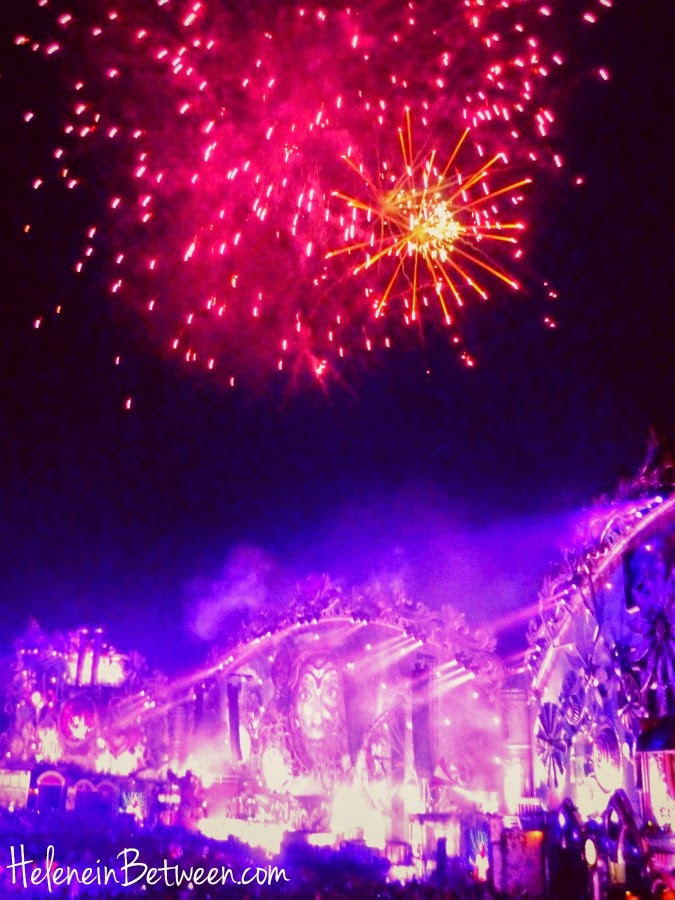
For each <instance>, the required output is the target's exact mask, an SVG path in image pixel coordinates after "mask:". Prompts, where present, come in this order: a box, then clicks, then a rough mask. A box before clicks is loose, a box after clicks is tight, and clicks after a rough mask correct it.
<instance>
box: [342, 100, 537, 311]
mask: <svg viewBox="0 0 675 900" xmlns="http://www.w3.org/2000/svg"><path fill="white" fill-rule="evenodd" d="M468 134H469V129H466V130H465V131H464V133H463V134H462V136H461V138H460V139H459V141H458V142H457V144H456V146H455V148H454V149H453V151H452V153H451V154H450V157H449V158H448V159H447V161H446V162H445V164H444V165H443V167H442V168H440V167H439V165H438V164H437V156H438V154H437V151H436V150H432V151H431V152H430V153H429V154H428V155H426V156H421V157H420V156H416V155H415V153H414V148H413V137H412V127H411V121H410V112H409V110H407V111H406V129H405V132H404V131H403V130H402V129H399V140H400V147H401V156H402V170H403V174H402V175H400V176H399V177H396V175H394V174H392V173H391V172H390V171H388V169H387V168H385V169H384V170H383V171H381V172H380V173H379V176H378V177H377V178H372V177H370V176H369V175H367V174H366V173H365V172H364V170H363V166H361V165H357V164H356V163H355V162H354V161H353V160H352V159H350V158H349V157H345V162H346V163H347V164H348V165H349V166H350V167H351V168H352V169H353V170H354V172H356V174H357V175H358V176H359V177H360V178H361V179H362V181H363V183H364V184H365V186H366V188H367V189H368V193H369V195H370V196H369V199H367V200H361V199H358V198H355V197H351V196H348V195H346V194H342V193H339V192H338V193H336V196H338V197H340V199H342V200H343V201H345V202H346V203H347V204H348V206H349V207H350V208H351V209H353V210H355V211H357V210H358V211H360V212H361V213H362V214H364V215H365V219H366V223H367V225H366V228H367V229H369V234H368V236H367V237H366V239H365V240H362V241H359V242H357V243H348V244H347V246H346V247H344V248H341V249H340V250H334V251H331V252H330V253H329V254H328V256H329V258H332V257H334V256H338V255H341V254H343V253H347V254H352V253H354V252H360V253H364V254H366V259H365V260H364V261H363V262H361V263H360V264H359V265H358V266H357V267H356V268H355V270H354V274H355V275H358V274H360V273H367V272H369V270H370V269H371V268H373V267H375V266H377V265H378V264H380V263H381V262H382V261H384V260H387V261H389V262H390V263H391V265H390V268H391V274H390V276H389V277H388V280H387V282H386V286H385V287H384V288H383V289H382V291H381V292H380V293H379V294H378V296H377V297H376V300H375V303H374V310H375V315H376V316H377V317H379V316H380V315H382V314H383V313H384V311H385V308H386V306H387V304H388V302H389V300H390V298H391V297H392V296H393V295H394V294H395V292H396V285H397V284H399V283H402V284H403V301H404V308H405V318H406V321H413V322H414V321H415V320H416V319H417V317H418V314H419V308H420V300H422V302H423V303H424V304H425V305H428V303H427V298H426V293H425V292H424V290H423V288H424V286H425V285H428V287H429V288H430V289H431V293H432V295H434V296H435V297H436V299H437V301H438V304H439V306H440V308H441V310H442V313H443V318H444V320H445V323H446V324H447V325H451V324H452V321H453V320H452V316H451V313H450V305H451V304H452V305H454V306H456V307H461V306H462V305H463V301H462V296H461V293H460V288H461V286H462V285H466V286H467V287H468V288H470V289H471V291H473V292H475V293H476V294H477V295H478V296H479V297H480V298H482V299H483V300H487V299H488V293H487V291H486V290H485V288H484V287H483V286H482V284H481V282H480V281H479V280H478V278H477V276H476V275H475V274H474V275H472V274H469V271H468V270H471V271H472V272H478V273H480V274H482V275H485V274H486V273H487V274H488V275H489V276H491V277H493V278H496V279H497V280H498V281H499V282H501V283H503V284H506V285H508V286H509V287H511V288H513V289H514V290H517V289H518V287H519V285H518V283H517V282H516V281H515V280H514V278H513V277H512V276H511V275H508V274H507V273H506V272H505V271H504V270H503V269H501V268H499V267H498V266H497V265H496V264H495V263H494V262H492V261H491V259H490V258H489V256H488V255H487V254H486V253H485V252H484V251H483V248H482V246H481V244H482V243H483V242H486V243H487V242H490V241H493V242H499V243H506V244H509V245H512V246H513V245H517V243H518V237H517V234H518V232H521V231H522V230H523V229H524V227H525V226H524V224H523V223H522V222H521V221H504V220H502V219H501V218H499V217H498V206H497V205H496V201H497V199H498V198H501V199H503V198H507V199H509V200H510V201H511V202H512V203H513V204H518V203H519V202H520V201H521V200H522V196H520V195H518V194H517V193H516V192H517V191H518V189H520V188H522V187H524V186H525V185H527V184H529V183H530V181H531V179H530V178H529V177H528V178H521V179H519V180H516V181H512V182H510V183H508V184H505V185H502V186H500V187H498V188H493V189H491V188H489V187H488V182H487V178H488V175H489V173H490V171H491V170H493V168H494V166H495V164H497V163H498V162H500V161H501V162H504V161H505V157H504V155H503V154H497V155H495V156H493V157H492V158H491V159H489V160H488V161H487V162H485V163H483V164H482V165H481V166H480V167H479V168H478V169H476V170H475V171H473V172H471V173H470V174H468V175H462V174H461V172H460V171H459V170H455V171H454V172H453V164H454V163H455V161H456V159H457V157H458V155H459V153H460V150H461V148H462V145H463V144H464V143H465V141H466V138H467V136H468ZM352 232H353V229H352V227H351V225H350V227H349V228H347V229H346V230H345V237H346V238H349V236H350V234H352ZM447 294H449V295H450V298H451V300H450V302H449V301H448V299H446V295H447Z"/></svg>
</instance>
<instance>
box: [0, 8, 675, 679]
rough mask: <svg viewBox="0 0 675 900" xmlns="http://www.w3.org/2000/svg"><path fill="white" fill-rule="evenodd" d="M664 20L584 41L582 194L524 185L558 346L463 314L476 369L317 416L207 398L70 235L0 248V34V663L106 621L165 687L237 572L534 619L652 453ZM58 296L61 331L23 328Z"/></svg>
mask: <svg viewBox="0 0 675 900" xmlns="http://www.w3.org/2000/svg"><path fill="white" fill-rule="evenodd" d="M669 7H670V4H669V2H667V0H663V2H657V3H649V4H644V3H643V2H640V0H617V2H616V4H615V8H614V9H613V10H612V11H611V13H610V14H609V15H608V16H607V18H606V21H605V22H604V24H603V25H602V26H601V27H599V28H597V29H595V33H594V35H593V45H592V55H593V56H592V58H597V60H598V61H599V62H600V61H601V62H603V63H607V64H608V66H609V68H610V69H611V70H612V73H613V78H612V80H611V82H610V83H609V84H602V83H600V82H599V81H593V82H583V83H581V84H580V85H579V86H578V89H577V91H576V94H574V101H573V102H572V103H570V104H569V106H568V108H567V109H566V110H565V112H564V116H563V119H564V121H565V122H566V129H565V136H564V145H565V146H564V151H565V155H566V157H567V158H568V159H570V160H571V164H570V171H582V172H583V173H585V175H586V176H587V183H586V185H585V186H584V187H583V188H582V189H576V190H571V189H568V188H566V187H563V185H562V183H559V184H558V185H556V184H555V183H551V184H549V185H548V186H546V187H542V192H541V196H540V198H539V200H538V203H537V204H536V206H535V210H534V227H533V232H532V236H531V238H530V242H531V250H530V252H529V254H528V262H529V264H530V266H531V267H532V268H533V269H534V270H536V271H537V272H539V273H541V275H542V276H543V277H545V278H549V279H550V280H551V282H552V283H554V284H555V285H556V287H557V289H558V291H559V293H560V295H561V301H560V304H559V306H558V307H557V308H556V316H557V319H558V321H559V326H560V327H559V328H558V330H556V331H554V332H552V331H548V330H546V329H545V328H543V327H542V326H541V324H540V320H541V310H540V309H539V308H536V304H534V303H528V302H527V301H518V303H517V304H514V303H513V302H512V303H511V304H510V305H507V304H496V305H495V306H493V307H491V308H490V309H489V310H481V309H478V310H477V312H476V314H475V318H474V319H473V320H472V321H471V322H470V328H471V329H472V333H471V337H472V338H473V340H474V342H475V349H476V352H477V356H478V359H479V366H478V368H477V369H474V370H467V369H465V368H463V367H462V366H460V365H459V364H458V363H457V361H456V360H455V359H454V358H453V357H452V356H451V355H450V354H445V353H439V352H437V351H434V352H433V353H432V356H431V366H432V372H431V375H426V374H425V366H426V363H425V362H424V361H423V360H421V359H420V358H419V356H415V355H412V354H411V355H408V356H406V355H404V354H399V355H392V357H390V360H391V361H390V362H389V364H388V365H387V367H386V368H384V367H383V368H379V369H374V370H372V371H367V372H364V373H361V374H360V375H359V376H358V379H357V380H356V383H355V386H354V389H353V390H351V391H344V390H341V389H335V390H332V391H331V392H330V393H329V395H328V396H324V395H323V394H321V393H320V392H318V391H306V390H303V391H299V392H296V393H295V394H290V395H288V396H282V395H280V396H267V397H260V396H258V397H253V396H251V395H249V394H247V393H246V392H243V391H242V392H235V393H224V392H220V391H217V390H213V389H212V388H208V387H206V386H205V385H204V384H202V383H201V382H200V381H198V380H195V379H193V378H192V377H191V376H189V374H188V373H187V372H186V371H185V369H184V368H180V367H178V368H175V367H173V366H172V365H170V364H169V363H168V362H164V361H162V360H160V359H159V358H156V357H154V356H153V355H152V353H151V352H150V351H149V349H148V348H146V347H145V346H144V342H143V337H142V334H141V333H140V330H139V329H138V328H137V327H136V328H134V327H133V326H131V327H129V326H127V324H126V323H124V322H121V321H119V320H118V319H116V318H113V315H112V313H111V311H110V310H109V309H108V307H107V302H108V301H107V299H106V297H105V295H104V294H103V291H102V290H101V289H100V288H99V286H98V285H97V284H96V283H95V279H94V281H93V282H91V281H90V282H88V283H87V284H86V285H85V286H82V283H78V284H74V283H73V282H74V279H72V280H71V278H70V274H69V273H70V265H69V262H68V260H70V259H71V255H72V251H71V250H70V248H69V243H70V242H71V241H74V240H76V239H75V238H74V237H73V235H71V234H69V233H68V230H67V229H65V231H64V230H61V229H56V231H57V232H58V233H54V230H52V233H51V237H50V238H49V239H48V240H47V241H46V243H43V242H42V241H40V242H35V241H34V242H33V243H30V242H26V241H25V240H24V239H23V238H22V237H21V235H20V225H21V224H22V223H23V221H24V219H25V218H26V213H27V209H28V207H27V204H29V203H32V202H33V198H32V196H31V194H32V192H30V191H29V189H28V186H29V183H30V178H31V177H32V175H33V170H32V169H31V165H32V163H33V161H34V157H35V155H36V154H38V151H39V148H35V147H34V146H32V145H30V144H28V143H27V138H26V133H25V129H24V128H23V127H22V126H21V124H20V112H21V111H22V110H23V108H24V102H25V96H24V93H23V92H26V93H29V92H30V91H31V90H34V89H35V84H30V83H29V82H27V81H26V78H27V77H28V76H27V75H26V73H25V71H23V70H22V71H19V70H18V69H17V66H16V59H17V57H16V55H15V53H14V51H13V50H12V49H11V48H9V49H8V46H9V36H8V34H7V33H6V34H5V37H4V38H3V41H4V42H5V45H6V46H5V48H4V50H3V54H2V59H3V65H2V69H1V72H2V80H1V81H0V88H1V89H2V107H1V114H2V122H3V134H4V135H5V142H4V145H3V148H2V166H3V173H4V178H3V204H2V231H3V243H2V247H3V249H4V259H3V263H4V264H3V304H2V309H3V316H2V331H1V334H0V343H1V345H2V346H1V348H0V349H1V351H2V355H1V357H0V359H1V363H0V366H1V368H0V379H1V381H0V404H1V405H0V414H1V419H0V437H1V441H2V443H1V446H2V460H3V462H2V470H1V474H0V610H1V613H0V628H2V633H3V635H4V640H3V644H4V646H5V647H6V646H7V645H8V644H9V642H10V641H11V638H12V637H13V636H14V635H15V634H16V633H17V632H18V631H19V630H20V629H21V628H22V627H23V625H24V624H25V622H26V620H27V618H28V617H29V616H31V615H35V616H37V617H38V618H40V620H41V621H42V622H43V623H44V624H45V626H47V627H48V628H54V627H74V626H76V625H78V624H83V623H86V622H94V623H103V624H105V625H107V626H109V628H110V631H111V634H112V637H113V639H114V640H115V641H116V642H117V643H118V644H120V645H121V646H123V647H125V648H134V647H137V648H138V649H140V650H141V651H142V652H144V653H146V655H148V656H149V657H150V659H151V660H152V662H154V663H156V664H159V665H162V666H164V667H166V668H172V667H174V666H175V667H182V666H184V665H185V664H187V663H189V662H190V661H191V660H195V659H198V658H199V657H200V655H202V654H204V652H205V645H202V644H199V643H198V642H197V641H196V639H195V638H193V637H192V636H191V632H190V629H189V627H188V626H189V623H190V613H189V610H194V609H195V606H194V602H195V601H197V600H199V599H200V592H204V590H205V588H204V586H205V585H206V584H211V585H212V584H213V583H218V582H220V581H222V582H223V583H224V584H225V585H226V586H228V585H229V588H231V587H232V584H233V580H234V581H236V579H237V577H238V576H237V572H239V569H238V568H237V567H238V566H241V565H244V568H245V567H246V566H247V565H250V566H251V567H253V568H255V567H261V568H262V569H263V570H264V571H268V570H269V568H270V567H272V568H275V570H277V571H280V572H282V573H283V577H284V579H286V580H288V579H289V578H290V579H292V578H293V577H301V576H303V575H306V574H309V573H310V572H315V571H327V572H329V573H332V574H334V575H335V576H337V577H347V578H349V579H351V580H355V581H360V580H364V579H366V578H367V577H369V576H370V575H371V574H372V573H374V572H378V571H381V570H383V569H389V570H393V569H397V570H403V571H404V572H405V576H406V578H407V580H408V584H409V587H410V589H411V590H412V591H413V592H414V593H415V594H416V596H418V597H419V599H421V600H429V601H430V602H432V603H438V602H442V601H443V600H445V601H450V602H452V603H453V604H454V605H456V606H458V607H460V608H463V609H466V610H467V614H468V616H469V619H470V620H471V621H472V622H474V623H475V624H485V623H486V621H488V619H494V618H495V617H497V618H498V617H500V616H503V615H505V614H506V613H507V611H508V610H509V609H511V608H515V607H517V606H519V605H521V604H526V603H530V602H532V601H533V600H534V599H535V597H536V590H537V586H538V584H539V583H540V582H541V579H542V577H543V575H544V574H545V572H546V570H547V568H548V566H549V565H550V564H551V563H554V562H555V561H556V559H557V557H558V555H559V553H560V549H559V548H560V547H561V546H562V545H563V544H564V543H565V542H568V541H569V540H570V534H571V531H570V529H571V524H570V523H571V522H572V521H573V520H574V516H575V513H576V511H577V510H579V509H580V508H581V506H583V505H587V504H589V503H590V502H591V501H592V499H593V498H594V497H596V496H597V495H598V494H601V493H603V492H605V491H607V490H611V489H612V487H613V486H614V485H615V484H616V481H617V480H618V478H619V477H620V476H622V475H625V474H629V473H631V472H633V471H634V470H635V469H636V468H637V467H638V466H639V464H640V462H641V460H642V457H643V454H644V449H645V445H646V439H647V432H648V429H649V426H650V425H652V424H654V425H656V426H657V427H658V428H659V429H660V430H661V431H662V432H663V433H664V434H665V436H666V437H667V438H668V439H669V441H670V444H671V446H675V416H674V415H673V396H674V392H673V388H674V387H675V384H674V379H673V374H674V365H675V364H674V363H673V353H672V337H673V328H672V322H671V320H672V318H673V317H672V313H671V305H672V304H671V299H670V293H671V288H672V278H671V266H670V260H669V256H670V253H671V239H670V228H669V220H670V215H669V214H670V205H669V202H668V199H667V197H668V188H669V187H670V188H672V185H671V184H670V170H671V168H672V144H671V141H670V138H669V131H670V128H671V125H672V102H671V97H670V94H669V91H670V83H671V82H672V65H671V58H670V53H671V50H670V44H671V37H670V36H671V34H672V31H671V23H669V21H668V15H669V12H668V13H667V10H669ZM585 49H586V48H584V47H583V46H582V47H581V48H580V51H579V52H580V53H583V52H585ZM33 77H35V76H33ZM40 215H41V216H42V219H43V223H42V224H43V225H44V224H47V226H48V225H49V223H48V222H47V223H45V222H44V219H45V217H47V218H48V215H49V211H47V212H45V211H44V210H43V212H42V213H41V214H40V213H38V218H39V217H40ZM44 233H45V234H47V235H49V234H50V231H49V228H48V227H47V228H46V229H45V230H44ZM59 298H62V299H63V301H64V313H63V315H62V317H61V319H60V321H59V322H58V323H55V324H52V325H50V326H49V327H46V328H44V329H41V330H40V331H35V330H34V329H33V328H32V326H31V323H32V321H33V318H34V317H35V316H36V315H38V314H41V313H43V312H44V311H45V310H46V309H48V308H50V307H52V308H53V306H54V304H55V302H58V299H59ZM66 301H67V302H66ZM120 349H123V350H124V351H125V354H126V359H127V360H128V361H127V365H126V367H125V369H124V371H123V372H120V371H119V370H117V369H115V368H114V367H113V366H112V365H111V359H112V357H113V356H114V355H115V353H117V352H119V350H120ZM128 393H132V394H133V395H134V397H135V406H134V409H133V410H132V411H131V412H130V413H127V412H125V411H124V410H123V408H122V405H123V404H122V401H123V398H124V397H125V396H126V395H127V394H128ZM242 547H245V548H257V549H255V550H251V549H247V550H241V548H242ZM238 548H239V549H238ZM242 559H243V560H244V562H243V563H242ZM261 560H262V561H264V562H262V563H261ZM260 577H262V578H263V580H264V578H265V577H267V576H260ZM272 582H274V579H271V581H270V584H272ZM229 588H228V589H229ZM265 590H268V592H273V587H269V589H267V588H266V589H265ZM509 640H510V641H511V642H512V641H513V636H511V638H510V639H509ZM502 646H503V647H504V648H505V649H509V646H510V643H509V641H503V643H502Z"/></svg>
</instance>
